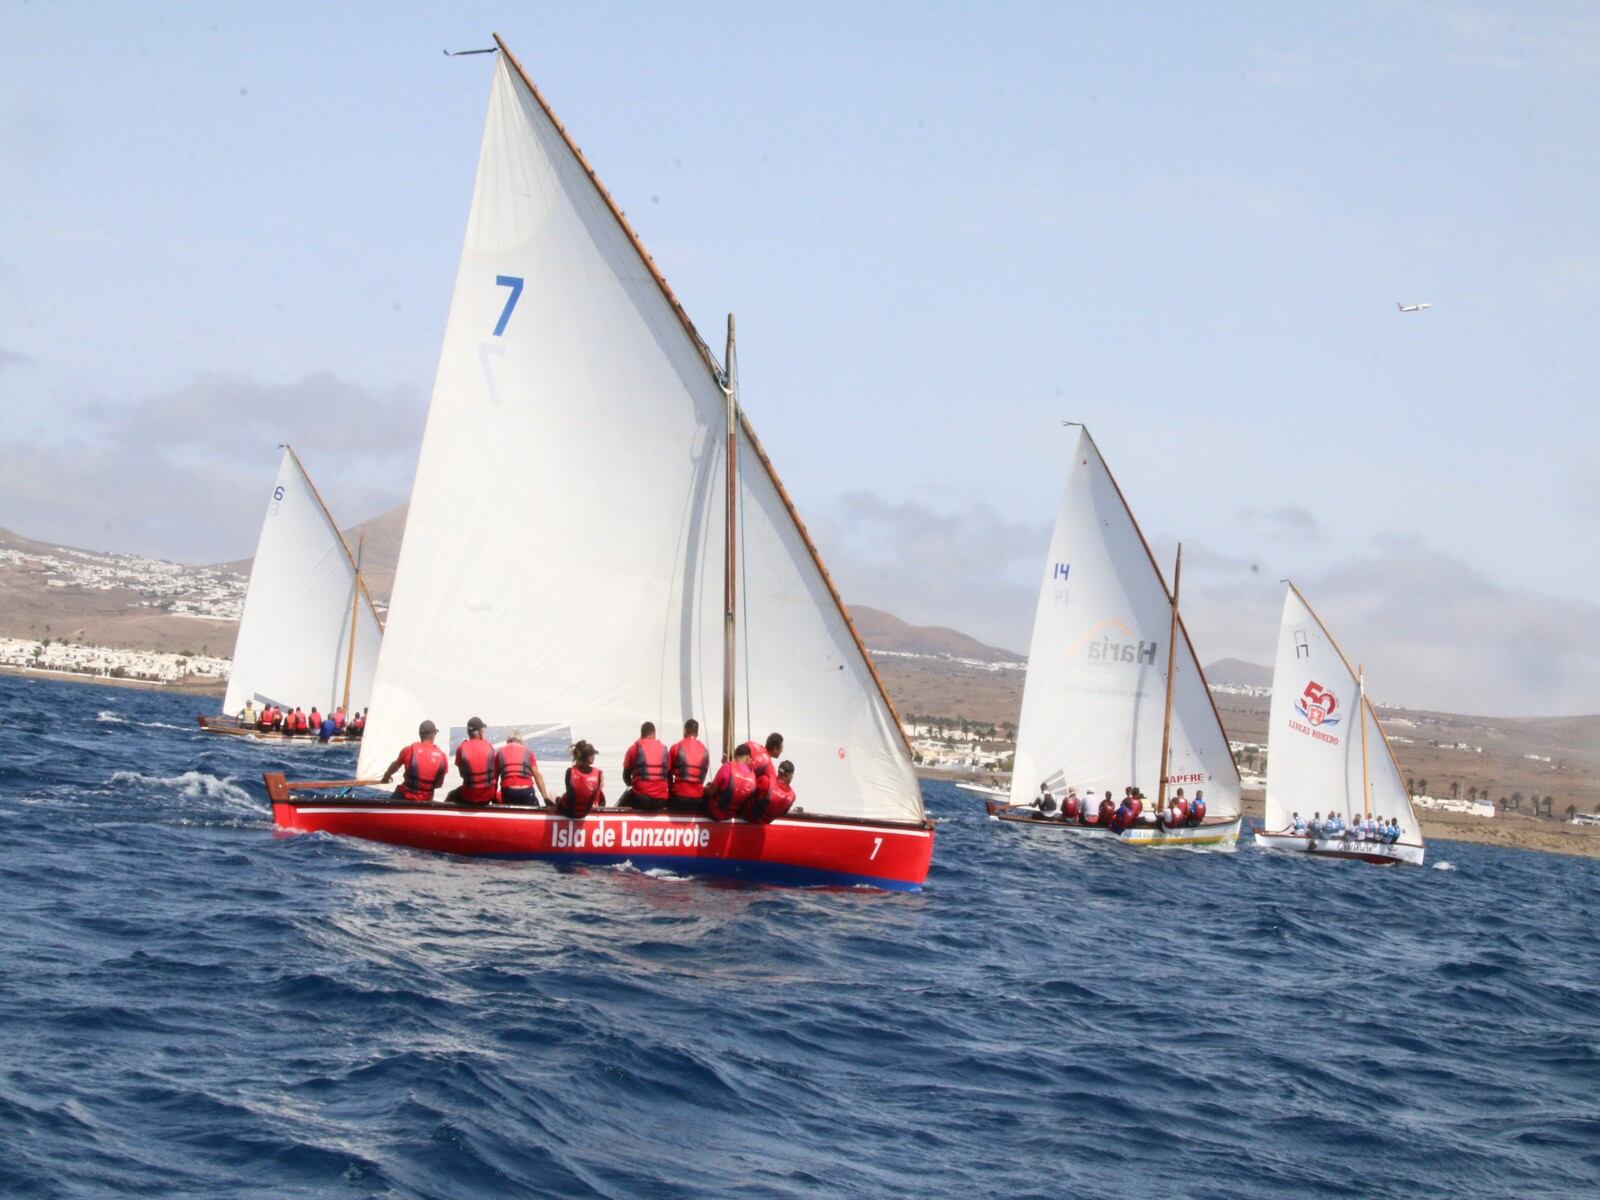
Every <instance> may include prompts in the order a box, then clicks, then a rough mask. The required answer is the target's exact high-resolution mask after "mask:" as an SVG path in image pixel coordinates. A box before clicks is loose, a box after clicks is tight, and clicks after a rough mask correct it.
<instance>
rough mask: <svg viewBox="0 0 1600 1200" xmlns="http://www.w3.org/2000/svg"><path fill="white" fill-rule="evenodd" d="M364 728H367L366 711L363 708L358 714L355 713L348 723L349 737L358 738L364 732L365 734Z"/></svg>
mask: <svg viewBox="0 0 1600 1200" xmlns="http://www.w3.org/2000/svg"><path fill="white" fill-rule="evenodd" d="M366 728H367V710H366V709H364V708H363V709H362V710H361V711H360V712H359V713H357V714H356V715H355V717H354V718H353V719H352V720H351V722H350V730H349V733H350V736H351V737H360V736H361V735H362V734H363V733H364V732H366Z"/></svg>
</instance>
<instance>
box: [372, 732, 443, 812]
mask: <svg viewBox="0 0 1600 1200" xmlns="http://www.w3.org/2000/svg"><path fill="white" fill-rule="evenodd" d="M438 732H439V727H438V726H437V725H435V724H434V723H433V722H432V721H424V722H423V723H422V724H421V725H418V726H417V740H416V741H414V742H412V743H411V745H409V746H407V747H406V748H405V749H404V750H402V751H400V753H399V755H397V756H396V758H395V760H394V761H393V762H392V763H390V764H389V769H388V770H387V771H385V772H384V773H383V779H382V780H381V782H383V783H388V782H389V780H391V779H393V778H394V773H395V772H396V771H398V770H400V769H401V768H402V767H403V768H405V778H404V781H403V782H402V783H401V784H400V786H399V787H397V788H395V790H394V798H395V799H396V800H413V801H417V802H420V803H425V802H427V801H429V800H432V799H433V793H434V792H435V791H436V790H438V788H439V786H440V785H441V784H443V783H444V777H445V774H446V773H447V772H448V771H449V770H450V760H449V759H448V758H446V757H445V755H444V751H443V750H441V749H439V747H437V746H435V745H434V744H433V739H434V735H435V734H437V733H438Z"/></svg>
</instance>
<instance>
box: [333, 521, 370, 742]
mask: <svg viewBox="0 0 1600 1200" xmlns="http://www.w3.org/2000/svg"><path fill="white" fill-rule="evenodd" d="M366 548H367V531H366V530H365V529H363V530H362V531H361V540H360V541H358V542H356V580H355V585H354V586H353V587H351V589H350V645H349V646H348V647H347V648H346V651H345V656H344V701H343V702H342V703H341V704H340V705H339V707H340V708H342V709H344V719H345V723H346V724H348V723H349V721H350V676H351V675H352V674H354V673H355V669H356V618H357V617H358V616H360V615H361V590H362V589H361V554H362V551H363V550H365V549H366Z"/></svg>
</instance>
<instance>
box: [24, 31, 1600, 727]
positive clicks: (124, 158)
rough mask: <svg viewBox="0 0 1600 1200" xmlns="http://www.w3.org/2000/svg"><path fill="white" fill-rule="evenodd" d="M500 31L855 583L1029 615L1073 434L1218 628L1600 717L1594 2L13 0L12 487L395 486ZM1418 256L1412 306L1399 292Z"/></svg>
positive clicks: (165, 529) (417, 419)
mask: <svg viewBox="0 0 1600 1200" xmlns="http://www.w3.org/2000/svg"><path fill="white" fill-rule="evenodd" d="M491 30H498V31H499V32H500V33H501V34H502V35H504V36H505V38H506V39H507V42H508V44H509V45H510V46H511V48H512V49H513V50H514V51H515V52H516V53H517V55H518V57H519V58H520V59H521V61H522V63H523V65H524V67H525V68H526V69H527V70H528V72H529V74H530V75H531V76H532V78H533V79H534V80H535V81H536V82H537V83H538V84H539V86H540V88H541V90H542V91H543V92H544V94H545V96H546V97H547V99H548V100H549V101H550V102H551V104H552V105H553V106H554V108H555V111H556V112H557V114H558V115H559V116H560V117H561V119H562V120H563V122H564V123H565V124H566V126H567V128H568V129H569V130H570V131H571V132H572V134H573V136H574V137H575V139H576V140H577V141H578V143H579V144H580V145H581V146H582V147H583V149H584V151H585V153H586V154H587V156H588V158H589V160H590V162H591V163H592V164H593V165H594V166H595V168H596V170H597V172H598V173H599V175H600V177H601V178H602V179H603V180H604V181H605V183H606V185H607V186H608V188H609V189H610V191H611V193H612V194H613V196H615V197H616V198H617V200H618V202H619V203H620V205H621V206H622V207H623V209H624V210H626V212H627V213H628V216H629V219H630V221H631V222H632V223H633V224H634V226H635V228H636V229H637V230H638V232H639V234H640V236H641V238H642V239H643V241H644V243H645V245H646V246H647V247H648V248H649V250H650V252H651V253H652V255H653V256H654V258H655V260H656V262H657V264H658V265H659V266H660V267H661V269H662V271H663V273H664V274H665V276H666V277H667V279H668V280H669V281H670V282H671V284H672V286H673V288H674V290H675V292H676V293H677V294H678V296H679V298H680V299H681V300H682V301H683V302H684V304H685V306H686V308H687V309H688V311H689V313H690V314H691V316H692V317H693V318H694V320H695V321H696V323H697V324H698V325H699V327H700V329H701V330H702V332H703V333H706V334H707V335H708V336H709V339H710V340H711V341H712V343H713V344H717V343H718V340H719V339H718V338H717V337H716V336H715V335H716V333H717V331H718V330H720V328H721V325H722V322H723V319H724V314H725V313H727V312H728V311H730V310H732V311H734V312H736V313H737V314H738V318H739V333H740V338H739V350H740V382H741V400H742V402H743V403H744V406H745V408H746V410H747V411H748V412H749V414H750V416H751V419H752V421H753V422H754V423H755V425H756V427H757V428H758V429H759V430H760V432H761V436H762V439H763V441H764V442H765V443H766V445H767V448H768V450H769V451H770V452H771V454H772V456H773V459H774V462H775V465H776V466H777V468H778V470H779V472H780V473H781V474H782V476H783V478H784V481H785V483H786V485H787V486H788V489H789V491H790V493H791V494H792V495H793V497H794V499H795V502H796V504H797V507H798V508H799V510H800V512H801V514H802V515H803V516H804V517H805V519H806V521H807V523H808V525H809V526H810V527H811V528H812V530H813V532H814V534H815V535H816V537H817V540H818V542H819V546H820V548H821V551H822V554H823V557H824V559H825V560H826V561H827V562H828V564H829V567H830V570H831V571H832V572H833V574H834V575H835V577H836V579H837V581H838V582H839V584H840V587H841V590H842V591H843V593H844V595H845V597H846V599H847V600H848V601H850V602H853V603H865V604H872V605H876V606H879V607H883V608H887V609H889V610H890V611H892V612H895V613H896V614H897V615H899V616H901V617H904V618H905V619H907V620H911V621H914V622H918V623H930V624H944V625H950V626H954V627H956V628H958V629H961V630H963V631H966V632H969V633H972V634H974V635H976V636H979V637H981V638H984V639H985V640H987V641H990V642H992V643H996V644H999V645H1002V646H1006V647H1010V648H1014V649H1016V650H1019V651H1025V650H1026V649H1027V643H1028V638H1029V631H1030V628H1031V623H1032V615H1033V607H1034V597H1035V593H1036V588H1037V583H1038V579H1039V577H1040V575H1041V569H1042V564H1043V558H1044V554H1045V549H1046V546H1047V544H1048V539H1049V527H1050V522H1051V521H1052V520H1053V518H1054V513H1055V509H1056V506H1057V504H1058V502H1059V499H1060V493H1061V487H1062V483H1063V480H1064V476H1065V470H1066V463H1067V458H1068V456H1069V455H1070V451H1071V447H1072V440H1073V433H1074V431H1073V430H1071V429H1067V428H1063V426H1062V422H1063V421H1065V420H1075V421H1083V422H1085V423H1087V424H1088V426H1089V428H1090V429H1091V431H1092V432H1093V434H1094V436H1095V439H1096V441H1097V443H1098V444H1099V446H1100V448H1101V451H1102V452H1103V454H1104V455H1105V457H1106V459H1107V461H1108V463H1109V464H1110V465H1111V468H1112V470H1113V472H1114V473H1115V474H1116V476H1117V479H1118V482H1119V483H1120V485H1121V487H1122V489H1123V491H1124V493H1125V494H1126V495H1127V497H1128V500H1129V502H1130V504H1131V505H1132V508H1133V511H1134V514H1135V516H1136V517H1137V519H1138V520H1139V522H1140V524H1141V525H1142V526H1143V528H1144V530H1145V532H1146V534H1147V535H1148V536H1149V538H1150V540H1151V542H1152V544H1153V545H1154V546H1155V548H1156V550H1157V553H1158V554H1159V555H1161V556H1162V559H1163V561H1164V562H1166V561H1170V558H1171V555H1172V552H1173V550H1174V549H1175V547H1176V545H1177V543H1178V542H1179V541H1181V542H1182V543H1183V546H1184V597H1185V613H1186V620H1187V621H1188V623H1189V626H1190V630H1191V633H1192V634H1193V636H1194V638H1195V640H1196V642H1197V645H1198V649H1199V653H1200V656H1201V659H1202V661H1207V662H1209V661H1212V660H1214V659H1217V658H1221V657H1225V656H1237V657H1242V658H1246V659H1249V660H1251V661H1254V662H1260V663H1270V662H1271V659H1272V654H1273V646H1274V642H1275V638H1276V629H1277V614H1278V610H1279V608H1280V605H1281V595H1282V592H1281V584H1280V583H1279V580H1281V579H1283V578H1285V577H1292V578H1293V579H1294V580H1295V581H1296V583H1297V584H1299V586H1300V587H1301V589H1302V591H1304V592H1305V594H1306V596H1307V598H1308V599H1309V600H1310V601H1311V603H1312V604H1313V606H1315V607H1316V608H1317V609H1318V611H1319V613H1320V614H1321V616H1322V617H1323V619H1324V620H1325V621H1326V622H1327V623H1328V624H1329V625H1330V627H1331V628H1332V629H1333V630H1334V633H1335V635H1336V636H1337V637H1338V638H1339V640H1340V641H1341V643H1342V644H1343V645H1344V647H1345V649H1346V650H1347V652H1349V653H1350V654H1351V656H1352V657H1354V658H1359V659H1361V660H1362V661H1364V662H1365V663H1366V666H1367V672H1368V678H1369V681H1370V686H1371V690H1372V693H1373V695H1374V696H1375V697H1376V698H1378V699H1379V700H1381V701H1384V702H1393V703H1400V704H1413V705H1418V706H1427V707H1437V708H1444V709H1448V710H1452V711H1471V712H1481V713H1485V714H1492V715H1544V714H1562V713H1576V712H1595V711H1600V638H1597V637H1596V633H1595V631H1596V629H1597V628H1600V602H1597V592H1600V588H1597V585H1600V503H1597V501H1596V499H1595V496H1594V494H1593V485H1592V483H1591V481H1592V480H1593V479H1594V478H1595V477H1596V476H1597V475H1600V411H1597V408H1596V405H1595V403H1594V399H1595V391H1596V382H1595V381H1596V380H1597V379H1600V336H1597V335H1596V333H1595V330H1596V328H1597V327H1600V221H1596V219H1595V213H1596V211H1597V208H1600V121H1597V120H1596V119H1595V114H1596V113H1600V10H1596V9H1595V8H1593V7H1592V6H1586V5H1582V4H1571V5H1566V4H1544V5H1537V6H1514V5H1506V6H1501V7H1497V6H1480V5H1470V4H1432V3H1377V4H1359V3H1353V4H1344V5H1326V6H1320V7H1319V6H1309V5H1294V6H1286V5H1278V4H1224V5H1214V6H1199V5H1190V4H1170V5H1169V4H1151V5H1139V4H1115V5H1113V4H1105V5H1096V6H1090V5H1076V4H1075V5H1061V4H1022V3H1014V4H1010V3H997V4H985V5H976V4H972V5H956V4H943V3H921V4H909V3H908V4H865V3H846V4H826V3H815V4H804V5H801V4H761V3H753V4H745V5H733V4H722V5H717V4H695V3H687V2H681V3H673V4H633V5H618V4H607V3H584V4H572V5H562V4H540V5H526V4H516V5H480V4H474V3H451V4H449V5H443V4H439V5H422V4H393V3H386V4H372V5H361V4H348V5H324V4H301V3H280V4H274V5H272V6H270V7H269V6H244V5H231V4H218V5H208V4H182V5H179V4H148V5H128V4H105V5H92V4H73V3H59V2H55V3H49V4H45V3H19V2H18V0H0V428H3V430H4V434H3V441H0V447H3V459H4V461H3V467H0V526H4V527H7V528H10V529H13V530H15V531H17V532H19V533H23V534H26V535H28V536H30V537H35V538H40V539H43V540H47V541H58V542H63V543H67V544H72V545H81V546H88V547H91V548H95V549H115V550H125V551H135V552H140V553H148V554H155V555H160V556H164V557H170V558H176V559H179V560H182V561H191V562H207V561H218V560H228V559H235V558H240V557H244V556H246V555H248V554H249V553H250V552H251V550H252V548H253V543H254V539H255V536H256V533H257V531H258V529H259V525H260V520H261V504H260V493H261V482H262V480H265V479H269V478H270V476H271V474H272V472H273V471H274V469H275V465H276V461H277V453H276V450H275V447H276V446H277V445H278V444H279V443H280V442H283V441H290V442H292V443H293V444H294V445H295V446H296V448H297V449H298V450H299V451H300V453H301V456H302V458H303V459H304V460H305V462H306V465H307V468H308V469H309V470H310V471H311V473H312V475H313V477H314V478H315V479H316V480H317V482H318V485H319V487H320V488H321V489H322V491H323V493H324V495H325V496H326V498H327V499H328V502H329V504H330V506H331V508H332V509H333V511H334V512H335V514H336V515H337V516H338V517H339V519H340V520H341V521H342V522H352V523H353V522H354V521H356V520H359V519H362V518H365V517H367V516H370V515H374V514H376V513H378V512H381V511H383V510H385V509H387V508H389V507H392V506H393V505H395V504H398V503H401V502H403V501H404V500H405V498H406V496H407V494H408V493H409V489H410V480H411V474H412V469H413V465H414V462H415V456H416V450H417V445H418V442H419V440H420V437H421V430H422V422H423V417H424V415H425V411H426V406H427V398H428V395H429V391H430V388H431V385H432V376H433V371H434V367H435V364H436V360H437V356H438V352H439V346H440V339H441V336H442V332H443V326H444V321H445V317H446V309H447V305H448V299H449V294H450V288H451V285H452V283H453V280H454V274H455V266H456V257H457V255H458V253H459V250H460V245H461V237H462V232H463V229H464V226H465V219H466V212H467V206H468V202H469V200H470V195H471V187H472V178H473V170H474V165H475V163H476V158H477V153H478V140H479V137H480V134H481V131H482V126H483V113H484V106H485V104H486V102H487V97H488V87H489V78H490V66H489V59H488V58H487V56H483V57H466V58H446V57H444V56H443V55H442V54H441V53H440V51H441V50H442V49H445V48H449V49H471V48H477V47H481V46H486V45H489V44H491V42H490V38H489V33H490V31H491ZM1401 301H1404V302H1407V303H1410V302H1417V301H1428V302H1430V303H1431V304H1432V305H1433V307H1432V308H1430V309H1428V310H1427V311H1424V312H1419V313H1410V314H1402V313H1399V312H1397V311H1396V304H1397V303H1398V302H1401Z"/></svg>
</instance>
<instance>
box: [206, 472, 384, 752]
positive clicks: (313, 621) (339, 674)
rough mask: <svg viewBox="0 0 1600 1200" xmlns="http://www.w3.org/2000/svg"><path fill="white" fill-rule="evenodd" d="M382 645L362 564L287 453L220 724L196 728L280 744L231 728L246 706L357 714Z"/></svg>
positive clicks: (264, 526)
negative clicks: (297, 708)
mask: <svg viewBox="0 0 1600 1200" xmlns="http://www.w3.org/2000/svg"><path fill="white" fill-rule="evenodd" d="M382 641H383V623H382V621H380V620H379V619H378V613H377V610H376V609H375V608H374V607H373V603H372V597H371V596H370V595H369V594H368V592H367V586H366V583H365V581H364V580H363V579H362V577H361V570H360V566H359V564H358V562H357V560H356V558H355V557H353V556H352V555H351V553H350V548H349V546H347V545H346V544H345V540H344V535H343V534H341V533H340V532H339V527H338V526H337V525H336V524H335V523H334V520H333V517H332V515H331V514H330V513H329V512H328V509H327V506H326V505H325V504H323V502H322V497H321V496H320V495H319V494H318V492H317V489H316V486H315V485H314V484H313V483H312V482H311V477H310V476H309V475H307V474H306V470H305V467H304V466H303V465H302V464H301V462H300V458H299V456H298V455H297V454H295V452H294V449H293V448H292V447H290V446H284V447H283V458H282V460H281V461H280V462H279V464H278V475H277V478H276V479H275V480H274V481H273V486H272V494H271V496H270V497H269V498H268V501H267V512H266V516H265V518H263V520H262V523H261V537H260V540H259V541H258V542H257V544H256V555H255V559H254V561H253V563H252V564H251V568H250V586H249V588H248V590H247V591H246V593H245V601H244V615H243V617H242V618H241V619H240V622H239V634H238V637H237V639H236V640H235V642H234V648H233V669H232V670H231V671H230V672H229V675H228V691H227V695H226V697H225V698H224V699H223V702H222V711H223V718H222V719H221V720H218V719H217V718H207V717H200V718H199V721H200V727H201V728H202V729H204V730H205V731H206V732H208V733H221V734H235V735H240V734H242V735H248V736H254V737H267V738H274V739H275V738H277V737H280V736H281V735H278V734H272V733H268V732H263V731H260V730H257V729H255V728H254V727H251V726H241V725H240V724H239V722H238V721H237V720H236V719H230V718H237V716H238V714H239V712H240V710H241V709H243V707H244V705H245V702H246V701H250V702H252V703H253V704H254V706H255V708H256V709H257V710H258V711H259V710H260V709H262V708H264V707H265V706H266V705H268V704H274V705H277V706H278V707H280V708H287V709H289V710H293V709H294V708H295V706H297V705H298V706H300V707H301V708H302V709H304V710H305V711H307V712H309V711H310V710H311V708H312V707H313V706H317V707H319V708H320V709H321V711H323V712H326V713H331V712H333V711H334V709H335V708H337V707H340V706H342V707H343V708H344V710H345V712H346V713H354V712H357V711H360V710H361V709H364V708H366V707H367V704H368V701H369V699H370V693H371V690H372V677H373V672H374V670H375V669H376V667H377V664H378V648H379V646H380V645H381V644H382ZM300 740H305V739H300ZM312 740H315V739H314V736H313V739H312Z"/></svg>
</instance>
